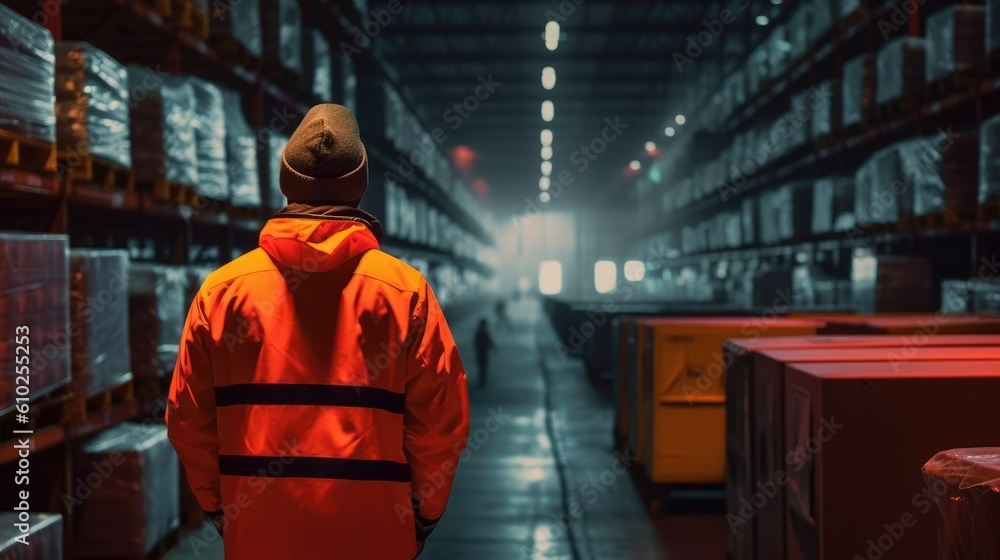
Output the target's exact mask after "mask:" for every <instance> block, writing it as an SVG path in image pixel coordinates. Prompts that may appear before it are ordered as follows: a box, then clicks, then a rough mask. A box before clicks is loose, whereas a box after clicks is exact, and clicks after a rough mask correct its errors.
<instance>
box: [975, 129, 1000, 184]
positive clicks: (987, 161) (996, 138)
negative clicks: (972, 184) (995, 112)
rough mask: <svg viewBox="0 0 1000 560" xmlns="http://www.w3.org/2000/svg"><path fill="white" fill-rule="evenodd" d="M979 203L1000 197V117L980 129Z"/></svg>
mask: <svg viewBox="0 0 1000 560" xmlns="http://www.w3.org/2000/svg"><path fill="white" fill-rule="evenodd" d="M979 139H980V143H979V202H986V201H987V200H993V199H995V198H998V197H1000V116H996V117H993V118H991V119H987V120H985V121H983V124H982V125H981V126H980V128H979Z"/></svg>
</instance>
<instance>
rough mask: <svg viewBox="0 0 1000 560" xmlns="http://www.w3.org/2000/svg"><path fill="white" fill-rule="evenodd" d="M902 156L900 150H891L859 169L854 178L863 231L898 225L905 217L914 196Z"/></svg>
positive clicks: (878, 153)
mask: <svg viewBox="0 0 1000 560" xmlns="http://www.w3.org/2000/svg"><path fill="white" fill-rule="evenodd" d="M900 155H901V154H900V149H899V147H898V146H889V147H887V148H884V149H882V150H880V151H878V152H876V153H875V155H873V156H872V157H870V158H868V161H866V162H865V163H864V164H862V165H861V167H860V168H858V172H857V174H856V175H855V178H854V185H855V197H854V215H855V219H856V221H857V224H858V225H860V226H861V227H867V226H869V225H871V224H892V223H896V222H898V221H899V218H900V216H903V215H905V214H904V210H903V208H904V207H905V206H906V204H905V202H904V199H905V198H907V195H908V194H910V193H909V190H908V188H907V185H906V183H905V180H904V179H905V178H904V176H903V163H902V161H901V159H900ZM910 200H912V197H911V198H910Z"/></svg>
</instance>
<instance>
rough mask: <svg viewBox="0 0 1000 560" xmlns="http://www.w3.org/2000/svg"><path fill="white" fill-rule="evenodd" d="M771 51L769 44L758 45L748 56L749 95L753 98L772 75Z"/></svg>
mask: <svg viewBox="0 0 1000 560" xmlns="http://www.w3.org/2000/svg"><path fill="white" fill-rule="evenodd" d="M768 60H769V53H768V49H767V45H766V44H764V45H761V46H759V47H757V49H756V50H754V51H753V52H752V53H750V56H749V57H747V69H746V72H747V97H748V98H753V97H755V96H756V95H757V94H759V93H760V91H761V88H762V87H763V86H764V84H765V83H766V82H767V81H768V79H769V77H770V65H769V64H768Z"/></svg>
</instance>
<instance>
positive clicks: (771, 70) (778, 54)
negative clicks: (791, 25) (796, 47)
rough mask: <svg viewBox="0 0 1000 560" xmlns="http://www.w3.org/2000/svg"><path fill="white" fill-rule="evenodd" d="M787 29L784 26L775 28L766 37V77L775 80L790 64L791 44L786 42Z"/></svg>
mask: <svg viewBox="0 0 1000 560" xmlns="http://www.w3.org/2000/svg"><path fill="white" fill-rule="evenodd" d="M788 34H789V31H788V28H787V27H786V26H784V25H778V26H776V27H775V28H774V29H773V30H772V31H771V34H770V35H769V36H768V38H767V40H766V41H765V44H766V45H767V59H768V60H767V62H768V76H770V78H771V79H772V80H776V79H778V78H780V77H781V76H782V74H784V73H785V72H786V71H787V70H788V65H789V64H790V63H791V62H792V56H791V48H792V46H791V44H790V43H789V42H788Z"/></svg>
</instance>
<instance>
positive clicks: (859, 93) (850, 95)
mask: <svg viewBox="0 0 1000 560" xmlns="http://www.w3.org/2000/svg"><path fill="white" fill-rule="evenodd" d="M841 93H842V97H841V99H842V100H843V112H842V115H841V117H842V119H843V123H844V126H845V127H847V126H851V125H855V124H861V123H864V122H866V121H867V120H868V118H869V117H870V116H871V114H872V106H873V102H874V100H875V58H874V57H873V56H871V55H861V56H859V57H857V58H852V59H851V60H849V61H847V62H845V63H844V76H843V83H841Z"/></svg>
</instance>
